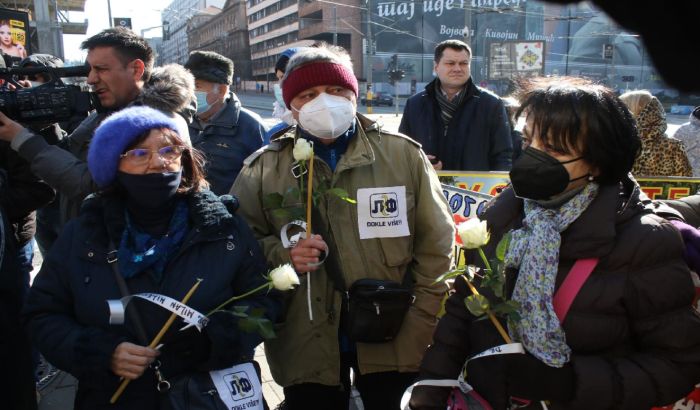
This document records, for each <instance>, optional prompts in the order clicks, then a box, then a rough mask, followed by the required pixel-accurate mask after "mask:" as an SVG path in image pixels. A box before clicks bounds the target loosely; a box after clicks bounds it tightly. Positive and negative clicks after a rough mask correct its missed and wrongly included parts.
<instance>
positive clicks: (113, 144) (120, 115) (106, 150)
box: [87, 106, 178, 188]
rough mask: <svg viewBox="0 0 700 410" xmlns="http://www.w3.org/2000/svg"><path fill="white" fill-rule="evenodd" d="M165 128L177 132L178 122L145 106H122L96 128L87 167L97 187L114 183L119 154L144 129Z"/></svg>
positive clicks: (142, 132)
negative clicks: (121, 108)
mask: <svg viewBox="0 0 700 410" xmlns="http://www.w3.org/2000/svg"><path fill="white" fill-rule="evenodd" d="M159 128H168V129H171V130H173V131H175V132H177V129H178V127H177V123H176V122H175V120H173V119H172V118H169V117H168V116H167V115H165V114H163V113H162V112H160V111H158V110H156V109H153V108H150V107H146V106H136V107H129V108H125V109H123V110H121V111H118V112H116V113H114V114H112V115H110V116H109V117H108V118H107V119H106V120H104V121H103V122H102V124H100V126H99V127H97V129H96V130H95V135H94V136H93V137H92V140H91V141H90V148H89V149H88V157H87V162H88V169H90V173H91V174H92V179H93V181H95V183H96V184H97V186H99V187H100V188H106V187H108V186H109V185H111V184H112V182H114V180H115V178H116V176H117V169H118V168H119V160H120V156H121V155H122V154H123V153H124V151H126V149H127V148H128V147H129V146H130V145H131V144H133V143H134V142H135V141H136V140H137V139H138V138H139V137H140V136H141V135H143V134H144V133H145V132H146V131H150V130H152V129H159Z"/></svg>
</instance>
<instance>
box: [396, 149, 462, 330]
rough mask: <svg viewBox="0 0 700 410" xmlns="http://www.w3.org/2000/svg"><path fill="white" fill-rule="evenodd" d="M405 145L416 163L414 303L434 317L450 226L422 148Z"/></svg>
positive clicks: (451, 237)
mask: <svg viewBox="0 0 700 410" xmlns="http://www.w3.org/2000/svg"><path fill="white" fill-rule="evenodd" d="M406 146H407V147H408V149H410V150H411V151H412V155H413V156H414V157H418V158H415V160H414V161H413V163H416V164H418V165H419V166H418V167H414V168H411V169H413V170H415V171H414V175H413V181H415V182H414V184H415V188H414V189H415V192H416V210H415V232H413V238H414V239H413V263H412V265H411V271H412V273H413V279H414V281H415V284H414V295H415V296H416V301H415V303H414V306H416V307H417V308H419V309H422V310H423V311H425V312H426V313H427V314H429V315H430V316H431V317H434V316H436V315H437V313H438V311H439V310H440V300H441V298H442V295H443V294H444V292H445V289H444V287H442V286H439V285H436V284H435V280H436V279H437V278H438V276H440V275H442V274H443V273H445V272H447V271H448V270H449V268H450V264H451V262H452V252H453V249H454V235H453V234H452V232H453V231H454V226H453V222H452V214H451V212H450V210H449V209H448V206H447V202H446V200H445V196H444V194H443V193H442V186H441V185H440V181H439V180H438V178H437V174H436V173H435V171H434V170H433V167H432V165H430V161H428V158H427V157H426V156H425V154H424V153H423V151H421V150H417V149H415V146H414V145H413V144H406Z"/></svg>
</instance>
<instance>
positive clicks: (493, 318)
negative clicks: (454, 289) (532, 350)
mask: <svg viewBox="0 0 700 410" xmlns="http://www.w3.org/2000/svg"><path fill="white" fill-rule="evenodd" d="M462 278H464V281H465V282H467V286H469V289H470V290H471V291H472V293H473V294H474V295H478V294H479V291H478V290H476V288H475V287H474V285H472V283H471V282H469V279H467V277H466V276H464V275H462ZM486 314H487V315H489V319H491V322H492V323H493V325H494V326H496V330H498V333H500V334H501V337H502V338H503V340H505V341H506V343H513V340H512V339H511V338H510V336H508V333H507V332H506V330H505V329H504V328H503V326H501V322H499V321H498V319H496V315H494V314H493V312H491V310H490V309H489V310H487V311H486Z"/></svg>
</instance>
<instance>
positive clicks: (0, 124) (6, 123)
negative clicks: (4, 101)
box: [0, 112, 24, 142]
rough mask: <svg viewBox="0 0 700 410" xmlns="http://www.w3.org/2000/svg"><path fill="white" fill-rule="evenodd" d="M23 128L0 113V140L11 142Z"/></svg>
mask: <svg viewBox="0 0 700 410" xmlns="http://www.w3.org/2000/svg"><path fill="white" fill-rule="evenodd" d="M23 128H24V127H22V126H21V125H19V123H17V122H15V121H13V120H11V119H10V118H9V117H8V116H7V115H5V114H3V113H2V112H0V140H2V141H7V142H12V140H13V139H15V137H16V136H17V135H18V134H19V133H20V132H21V131H22V129H23Z"/></svg>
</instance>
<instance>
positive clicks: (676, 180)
mask: <svg viewBox="0 0 700 410" xmlns="http://www.w3.org/2000/svg"><path fill="white" fill-rule="evenodd" d="M438 176H439V177H440V182H442V184H443V186H444V185H450V186H454V187H457V188H460V189H464V190H468V191H474V192H478V193H482V194H487V195H492V196H495V195H498V193H499V192H501V190H503V188H505V187H506V186H508V173H507V172H498V171H494V172H478V171H474V172H469V171H463V172H462V171H438ZM637 182H639V185H640V186H641V188H642V191H644V193H646V194H647V196H649V198H651V199H680V198H684V197H686V196H690V195H694V194H696V193H698V192H700V178H688V177H640V178H637ZM448 200H449V198H448Z"/></svg>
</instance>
